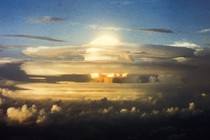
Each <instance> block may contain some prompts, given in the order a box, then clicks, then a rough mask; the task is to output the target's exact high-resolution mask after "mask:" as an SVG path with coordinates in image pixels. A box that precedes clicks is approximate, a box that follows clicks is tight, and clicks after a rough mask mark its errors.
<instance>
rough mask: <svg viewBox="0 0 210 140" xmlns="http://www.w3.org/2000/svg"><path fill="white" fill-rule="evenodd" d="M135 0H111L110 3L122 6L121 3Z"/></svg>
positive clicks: (124, 3)
mask: <svg viewBox="0 0 210 140" xmlns="http://www.w3.org/2000/svg"><path fill="white" fill-rule="evenodd" d="M136 2H137V0H113V1H112V2H111V3H112V4H114V5H118V6H122V5H130V4H134V3H136Z"/></svg>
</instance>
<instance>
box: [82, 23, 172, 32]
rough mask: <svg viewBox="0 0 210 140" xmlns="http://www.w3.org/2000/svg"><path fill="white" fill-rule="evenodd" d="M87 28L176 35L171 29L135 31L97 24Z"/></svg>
mask: <svg viewBox="0 0 210 140" xmlns="http://www.w3.org/2000/svg"><path fill="white" fill-rule="evenodd" d="M85 26H86V27H87V28H90V29H94V30H111V31H128V32H153V33H174V32H173V31H172V30H171V29H166V28H145V29H134V28H122V27H114V26H101V25H97V24H87V25H85Z"/></svg>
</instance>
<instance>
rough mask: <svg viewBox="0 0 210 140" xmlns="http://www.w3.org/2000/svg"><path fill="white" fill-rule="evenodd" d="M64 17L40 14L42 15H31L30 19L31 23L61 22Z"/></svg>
mask: <svg viewBox="0 0 210 140" xmlns="http://www.w3.org/2000/svg"><path fill="white" fill-rule="evenodd" d="M64 20H65V19H64V18H60V17H51V16H42V17H33V18H30V21H31V22H33V23H52V22H61V21H64Z"/></svg>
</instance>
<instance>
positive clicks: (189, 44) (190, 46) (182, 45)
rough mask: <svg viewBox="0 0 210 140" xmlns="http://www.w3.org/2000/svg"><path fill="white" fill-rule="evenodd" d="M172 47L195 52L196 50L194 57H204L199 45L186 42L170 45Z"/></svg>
mask: <svg viewBox="0 0 210 140" xmlns="http://www.w3.org/2000/svg"><path fill="white" fill-rule="evenodd" d="M170 46H173V47H184V48H189V49H193V50H195V51H194V55H196V56H200V55H202V52H203V48H201V47H200V46H199V45H198V44H195V43H192V42H188V41H185V40H184V41H177V42H174V43H173V44H170Z"/></svg>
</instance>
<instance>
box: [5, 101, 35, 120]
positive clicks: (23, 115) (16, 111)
mask: <svg viewBox="0 0 210 140" xmlns="http://www.w3.org/2000/svg"><path fill="white" fill-rule="evenodd" d="M36 112H37V108H36V106H35V105H32V106H31V107H28V106H27V105H26V104H25V105H23V106H22V107H21V108H15V107H9V108H8V109H7V117H8V120H9V121H17V122H19V123H24V122H26V121H29V120H30V119H32V118H33V117H34V115H35V114H36Z"/></svg>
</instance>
